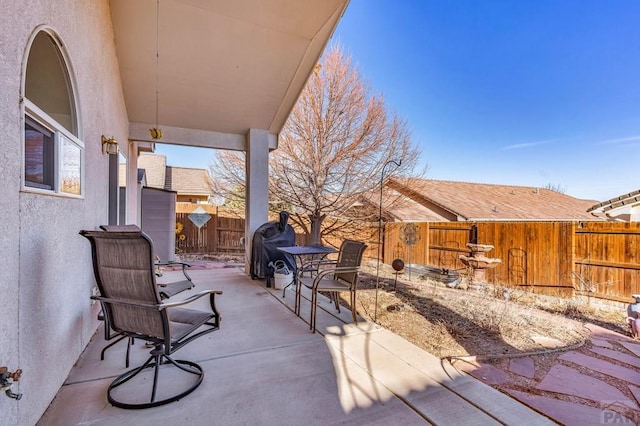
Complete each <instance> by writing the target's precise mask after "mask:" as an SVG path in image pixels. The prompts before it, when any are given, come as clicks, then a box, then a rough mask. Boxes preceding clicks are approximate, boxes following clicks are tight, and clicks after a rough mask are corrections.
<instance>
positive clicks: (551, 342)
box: [531, 335, 564, 349]
mask: <svg viewBox="0 0 640 426" xmlns="http://www.w3.org/2000/svg"><path fill="white" fill-rule="evenodd" d="M531 340H533V341H534V342H536V343H537V344H539V345H540V346H542V347H544V348H547V349H555V348H561V347H562V346H564V343H563V342H561V341H560V340H558V339H554V338H552V337H546V336H538V335H535V336H531Z"/></svg>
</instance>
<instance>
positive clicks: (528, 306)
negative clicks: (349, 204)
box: [346, 262, 628, 358]
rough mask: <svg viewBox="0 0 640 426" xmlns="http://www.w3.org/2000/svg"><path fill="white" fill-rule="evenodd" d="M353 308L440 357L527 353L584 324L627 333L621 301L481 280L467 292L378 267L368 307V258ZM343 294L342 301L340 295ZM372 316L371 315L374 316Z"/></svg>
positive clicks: (561, 342)
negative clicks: (483, 286) (481, 285)
mask: <svg viewBox="0 0 640 426" xmlns="http://www.w3.org/2000/svg"><path fill="white" fill-rule="evenodd" d="M363 269H364V273H363V274H362V275H361V279H360V284H359V287H358V298H357V303H358V305H359V306H357V309H358V312H359V313H360V314H361V315H363V316H364V317H366V318H367V319H369V320H372V321H373V320H376V322H377V323H378V324H380V325H382V326H384V327H385V328H388V329H389V330H391V331H393V332H394V333H396V334H398V335H400V336H402V337H404V338H406V339H407V340H409V341H411V342H412V343H414V344H415V345H417V346H420V347H422V348H423V349H425V350H426V351H428V352H430V353H432V354H433V355H436V356H438V357H440V358H448V357H454V356H469V355H473V356H480V357H492V356H501V355H505V354H518V353H525V352H535V351H540V350H544V349H545V348H548V347H549V343H550V341H552V342H553V343H554V346H572V345H576V344H579V343H581V342H583V341H584V337H585V335H586V334H585V333H586V330H585V329H584V328H583V324H584V323H585V322H590V323H594V324H597V325H600V326H602V327H605V328H608V329H611V330H614V331H617V332H621V333H627V328H628V327H627V326H626V323H625V318H626V314H625V312H624V307H607V306H605V305H602V306H598V305H597V303H596V302H595V301H587V300H586V299H585V300H568V299H563V298H559V297H549V296H541V295H535V294H533V293H531V292H526V291H515V290H511V289H507V288H502V287H493V286H489V287H487V288H486V289H485V290H484V291H478V290H468V289H467V288H466V283H465V281H464V280H463V282H462V283H461V284H460V285H459V286H458V287H456V288H448V287H446V286H445V285H443V284H441V283H438V282H435V281H428V280H424V279H421V278H419V277H417V276H413V277H409V276H406V275H404V274H399V275H398V281H397V284H394V283H395V275H394V274H393V271H392V270H390V268H389V267H388V266H387V265H383V266H382V267H381V274H380V286H379V291H378V296H377V297H378V305H377V306H378V308H377V312H376V303H375V299H376V291H375V287H376V275H375V263H374V262H369V263H368V264H366V265H364V267H363ZM346 300H348V299H346ZM376 316H377V318H376Z"/></svg>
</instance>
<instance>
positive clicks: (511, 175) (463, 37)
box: [157, 0, 640, 201]
mask: <svg viewBox="0 0 640 426" xmlns="http://www.w3.org/2000/svg"><path fill="white" fill-rule="evenodd" d="M331 43H339V44H340V46H341V47H342V49H343V50H344V51H345V52H346V53H347V54H349V55H350V56H351V57H352V61H353V63H354V64H355V65H356V66H357V67H358V70H359V72H360V73H361V74H362V76H363V77H364V78H365V79H366V80H367V81H368V82H369V83H370V85H371V88H372V91H373V92H375V93H381V94H383V95H384V97H385V101H386V104H387V107H388V108H389V109H390V110H392V111H395V112H396V113H397V114H398V115H400V116H401V117H403V118H405V119H406V120H407V122H408V125H409V128H410V129H411V130H412V135H413V142H414V143H415V144H416V145H418V146H419V147H420V149H421V150H422V155H421V160H422V162H423V163H426V164H428V167H429V168H428V172H427V177H428V178H431V179H443V180H457V181H469V182H482V183H495V184H513V185H526V186H545V185H547V184H549V183H551V184H553V185H559V186H561V187H562V188H564V189H565V190H566V193H567V194H569V195H572V196H575V197H578V198H587V199H595V200H600V201H602V200H606V199H609V198H612V197H615V196H618V195H621V194H623V193H627V192H630V191H634V190H637V189H640V174H638V173H637V167H638V165H639V164H640V1H637V0H612V1H605V0H576V1H571V0H553V1H551V0H535V1H533V0H531V1H513V0H508V1H499V0H487V1H478V0H456V1H446V0H438V1H435V0H402V1H399V0H351V3H350V4H349V7H348V9H347V11H346V13H345V15H344V17H343V19H342V21H341V22H340V24H339V26H338V28H337V29H336V31H335V33H334V36H333V39H332V41H331ZM179 151H180V150H179V149H175V148H170V147H167V146H162V145H160V146H159V149H158V151H157V152H158V153H160V154H166V155H167V157H168V162H169V164H171V165H175V166H183V167H202V168H207V166H208V164H209V161H210V158H211V151H208V150H197V151H195V152H189V151H186V152H183V153H180V152H179Z"/></svg>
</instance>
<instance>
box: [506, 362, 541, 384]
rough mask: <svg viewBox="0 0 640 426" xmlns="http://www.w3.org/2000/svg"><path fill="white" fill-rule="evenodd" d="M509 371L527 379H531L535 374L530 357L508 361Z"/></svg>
mask: <svg viewBox="0 0 640 426" xmlns="http://www.w3.org/2000/svg"><path fill="white" fill-rule="evenodd" d="M509 371H511V372H512V373H515V374H518V375H520V376H523V377H527V378H529V379H533V378H534V377H535V374H536V368H535V364H534V362H533V359H532V358H530V357H524V358H513V359H512V360H510V361H509Z"/></svg>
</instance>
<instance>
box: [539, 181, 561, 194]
mask: <svg viewBox="0 0 640 426" xmlns="http://www.w3.org/2000/svg"><path fill="white" fill-rule="evenodd" d="M544 189H548V190H550V191H554V192H557V193H560V194H565V193H566V192H567V190H566V188H565V187H564V186H562V185H560V184H553V183H551V182H549V183H548V184H546V185H545V187H544Z"/></svg>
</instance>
